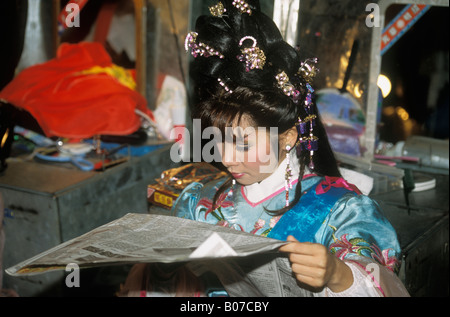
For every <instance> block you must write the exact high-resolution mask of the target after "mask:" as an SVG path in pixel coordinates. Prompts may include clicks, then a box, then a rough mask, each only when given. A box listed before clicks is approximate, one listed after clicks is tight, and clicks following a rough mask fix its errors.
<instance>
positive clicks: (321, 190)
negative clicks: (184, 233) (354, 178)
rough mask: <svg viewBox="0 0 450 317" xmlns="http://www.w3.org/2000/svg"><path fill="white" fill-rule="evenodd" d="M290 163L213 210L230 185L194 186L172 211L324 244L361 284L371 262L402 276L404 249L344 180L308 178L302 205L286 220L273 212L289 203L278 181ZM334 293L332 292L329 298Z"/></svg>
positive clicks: (235, 191)
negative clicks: (223, 188)
mask: <svg viewBox="0 0 450 317" xmlns="http://www.w3.org/2000/svg"><path fill="white" fill-rule="evenodd" d="M285 164H286V163H285V162H282V163H281V164H280V166H279V167H278V168H277V170H276V171H275V172H274V173H273V174H272V175H270V176H269V177H268V178H267V179H265V180H263V181H262V182H261V183H259V184H253V185H249V186H235V188H232V189H231V190H230V191H228V192H227V191H225V192H224V193H223V194H222V195H221V196H220V197H219V199H218V202H217V203H216V206H218V207H217V208H216V209H214V210H213V209H212V206H213V202H212V198H213V197H214V194H215V192H216V191H217V190H218V188H219V187H220V185H221V184H222V183H223V182H224V181H225V180H224V179H219V180H216V181H214V182H211V183H208V184H206V185H203V184H200V183H193V184H191V185H189V186H188V187H187V188H186V189H185V190H184V191H183V193H182V194H181V195H180V197H179V198H178V200H177V201H176V204H175V205H174V208H173V212H174V214H175V215H176V216H178V217H183V218H188V219H193V220H197V221H202V222H207V223H210V224H216V225H220V226H226V227H231V228H234V229H236V230H242V231H246V232H250V233H253V234H258V235H263V236H267V237H270V238H275V239H280V240H285V239H286V238H287V236H288V235H293V236H294V237H295V238H296V239H297V240H299V241H300V242H313V243H320V244H322V245H325V246H326V247H328V248H329V250H330V251H331V252H332V253H334V254H335V255H336V256H338V257H339V258H340V259H341V260H344V261H345V262H346V264H347V265H349V266H351V268H352V271H353V274H354V279H357V276H355V274H359V278H360V279H361V278H365V277H366V275H364V272H367V269H366V266H367V263H372V262H373V263H377V264H379V265H380V266H382V267H385V268H387V269H388V270H389V271H391V272H396V271H397V269H398V268H399V263H400V262H399V260H398V259H399V255H400V246H399V243H398V241H397V235H396V232H395V230H394V229H393V227H392V226H391V224H390V223H389V222H388V221H387V220H386V218H385V217H384V216H383V215H382V212H381V211H380V209H379V206H378V204H377V203H376V202H375V201H374V200H372V199H371V198H369V197H368V196H366V195H362V194H361V193H360V192H359V190H358V188H356V186H353V185H351V184H349V183H347V182H346V181H345V180H344V179H342V178H330V177H319V176H316V175H307V176H305V177H304V179H303V180H302V181H301V186H302V190H303V195H302V198H301V200H300V202H299V203H298V204H297V205H296V206H294V207H293V208H292V209H291V210H289V211H288V212H286V213H285V214H283V215H282V216H273V215H271V214H270V211H271V210H279V209H281V208H283V207H284V204H285V192H284V185H283V184H281V183H280V184H277V181H276V180H277V179H278V180H279V179H282V178H280V177H279V175H278V174H280V173H282V172H283V169H284V168H285ZM294 170H296V169H295V168H294ZM295 177H297V178H298V175H295ZM297 182H298V179H295V178H294V181H293V188H292V189H291V193H290V197H293V196H294V191H295V186H296V185H297ZM278 183H279V181H278ZM268 211H269V212H268ZM352 264H353V265H352ZM391 272H390V273H391ZM368 273H370V272H368ZM392 275H393V274H392ZM375 283H377V285H378V286H379V287H378V288H377V290H376V294H377V295H386V294H385V290H383V289H382V287H381V286H380V283H379V281H375ZM354 284H355V283H354ZM398 287H400V288H402V287H401V286H398ZM371 291H372V293H370V292H369V293H367V292H366V291H365V290H361V289H359V290H357V289H356V286H354V287H353V288H351V289H350V290H349V291H348V292H347V293H346V294H345V295H346V296H349V295H350V296H353V295H355V292H356V294H360V295H363V296H367V295H374V294H375V293H374V290H371ZM331 293H332V292H331V291H330V290H327V295H330V294H331ZM342 295H344V294H342Z"/></svg>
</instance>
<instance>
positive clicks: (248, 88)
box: [185, 0, 340, 213]
mask: <svg viewBox="0 0 450 317" xmlns="http://www.w3.org/2000/svg"><path fill="white" fill-rule="evenodd" d="M210 9H211V15H208V16H206V15H205V16H200V17H199V18H198V19H197V22H196V26H195V32H190V33H189V34H188V36H187V38H186V43H185V44H186V45H185V46H186V50H189V48H190V49H191V53H192V55H193V56H194V57H195V58H194V59H193V61H192V63H191V67H190V75H191V77H192V79H193V82H194V91H195V97H194V101H195V102H194V106H193V109H192V110H193V111H192V116H193V118H198V119H201V122H202V126H203V127H205V126H215V127H218V128H219V129H221V130H222V131H223V130H224V128H225V127H231V126H232V124H233V122H236V121H235V120H236V119H238V120H239V119H240V118H242V116H243V115H246V116H248V118H250V119H251V122H252V123H253V124H254V127H265V128H270V127H277V128H278V132H279V134H282V133H284V132H286V131H287V130H289V129H290V128H292V127H293V126H294V125H297V127H298V132H299V142H298V143H297V145H296V148H297V149H296V151H297V157H298V159H299V163H300V164H299V165H300V171H299V172H300V179H302V177H303V175H304V172H305V167H306V166H310V169H313V171H314V173H316V174H318V175H321V176H324V175H327V176H340V173H339V170H338V167H337V163H336V160H335V158H334V154H333V152H332V150H331V147H330V144H329V142H328V139H327V136H326V132H325V129H324V126H323V124H322V123H321V120H320V118H319V113H318V110H317V107H316V105H315V102H314V94H313V92H314V90H313V89H312V87H311V83H312V79H313V77H314V75H315V73H316V72H317V68H316V66H315V62H316V61H315V60H307V61H302V60H301V59H300V55H299V51H298V50H296V49H294V48H293V47H292V46H290V45H289V44H288V43H286V42H285V41H284V40H283V38H282V36H281V33H280V31H279V30H278V28H277V26H276V25H275V23H274V22H273V21H272V19H270V18H269V17H268V16H266V15H265V14H264V13H262V12H261V11H260V5H259V1H257V0H247V1H243V0H240V1H237V0H221V2H219V3H218V4H217V5H215V6H213V7H211V8H210ZM311 61H313V62H311ZM308 118H309V119H308ZM303 124H305V126H303V127H302V128H300V126H301V125H303ZM305 127H306V128H305ZM313 134H314V136H313ZM311 150H313V151H311ZM313 152H315V154H314V155H311V153H313ZM230 185H231V178H230V180H229V181H227V182H225V183H224V185H223V186H222V187H221V188H220V189H219V191H218V193H217V196H216V197H218V195H220V193H222V192H223V191H224V190H225V189H226V188H228V187H229V186H230ZM301 193H302V190H301V184H300V182H299V183H298V185H297V187H296V195H295V198H294V200H293V201H292V202H291V204H290V206H293V205H295V204H296V203H297V202H298V201H299V200H300V197H301ZM287 209H288V208H283V209H282V210H280V211H278V213H281V212H284V211H286V210H287Z"/></svg>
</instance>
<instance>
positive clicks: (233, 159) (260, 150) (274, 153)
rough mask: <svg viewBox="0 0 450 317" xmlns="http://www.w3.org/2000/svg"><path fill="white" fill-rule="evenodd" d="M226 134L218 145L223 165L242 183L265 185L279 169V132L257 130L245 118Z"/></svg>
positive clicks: (275, 130) (263, 129) (227, 130)
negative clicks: (270, 176)
mask: <svg viewBox="0 0 450 317" xmlns="http://www.w3.org/2000/svg"><path fill="white" fill-rule="evenodd" d="M271 132H272V133H271ZM225 134H226V135H225V142H221V143H219V144H218V149H219V152H220V155H221V158H222V164H223V165H224V166H225V167H226V168H227V169H228V171H229V172H230V173H231V174H232V176H233V177H234V178H235V179H236V181H237V182H238V183H239V184H241V185H251V184H253V183H256V182H261V181H262V180H264V179H265V178H267V177H268V176H269V175H270V174H272V173H273V171H274V170H275V169H276V167H277V166H278V164H279V162H278V131H277V129H273V128H272V129H266V128H255V127H253V125H252V124H251V122H250V120H249V118H248V117H247V116H245V115H244V116H243V117H242V119H241V120H240V122H239V125H237V123H236V124H234V125H233V127H232V128H231V127H230V128H226V131H225Z"/></svg>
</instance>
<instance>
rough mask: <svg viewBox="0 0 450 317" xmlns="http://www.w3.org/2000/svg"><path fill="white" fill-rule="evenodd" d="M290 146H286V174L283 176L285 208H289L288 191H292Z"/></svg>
mask: <svg viewBox="0 0 450 317" xmlns="http://www.w3.org/2000/svg"><path fill="white" fill-rule="evenodd" d="M291 149H292V148H291V146H290V145H286V173H285V175H284V189H285V192H286V207H289V190H290V189H292V183H291V178H292V169H291V159H290V155H289V152H290V151H291Z"/></svg>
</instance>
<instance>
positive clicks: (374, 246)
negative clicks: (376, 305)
mask: <svg viewBox="0 0 450 317" xmlns="http://www.w3.org/2000/svg"><path fill="white" fill-rule="evenodd" d="M316 238H317V239H318V240H319V241H318V242H319V243H321V244H323V245H325V246H327V247H328V249H329V250H330V251H331V252H332V253H333V254H334V255H336V256H337V257H338V258H339V259H341V260H343V261H344V262H345V263H346V264H347V265H348V266H350V268H351V269H352V272H353V277H354V283H353V285H352V287H350V289H349V290H348V291H347V293H353V294H354V295H356V294H358V295H359V296H374V294H378V295H380V296H408V292H407V291H406V289H405V288H404V286H403V284H402V283H401V281H400V280H399V278H398V277H397V276H396V274H395V273H396V272H397V271H398V270H399V268H400V260H399V259H400V255H401V249H400V244H399V242H398V238H397V233H396V231H395V229H394V228H393V227H392V225H391V224H390V223H389V221H388V220H387V219H386V217H384V215H383V213H382V211H381V209H380V207H379V205H378V203H377V202H376V201H374V200H373V199H371V198H369V197H368V196H365V195H357V196H349V195H346V196H344V197H342V198H341V199H339V200H338V201H337V202H336V204H335V206H334V207H333V209H332V211H331V213H330V215H329V216H328V217H327V219H326V220H325V222H324V223H323V225H322V226H321V229H320V230H319V231H318V233H317V235H316ZM362 276H364V279H363V281H362V282H361V279H362ZM328 293H329V294H331V292H328ZM342 295H344V294H342ZM331 296H339V295H338V294H334V293H333V294H332V295H331ZM347 296H348V295H347Z"/></svg>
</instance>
